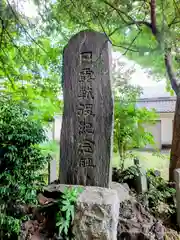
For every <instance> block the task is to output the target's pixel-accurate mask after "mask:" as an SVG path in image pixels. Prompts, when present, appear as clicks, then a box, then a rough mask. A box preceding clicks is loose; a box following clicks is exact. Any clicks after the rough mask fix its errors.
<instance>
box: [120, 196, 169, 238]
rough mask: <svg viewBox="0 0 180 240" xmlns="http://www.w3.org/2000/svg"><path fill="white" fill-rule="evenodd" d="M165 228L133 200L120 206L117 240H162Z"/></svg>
mask: <svg viewBox="0 0 180 240" xmlns="http://www.w3.org/2000/svg"><path fill="white" fill-rule="evenodd" d="M164 235H165V228H164V227H163V225H162V224H161V222H159V221H157V220H156V219H155V218H154V217H153V216H152V215H151V214H150V213H149V212H148V211H147V210H145V208H144V207H143V206H142V205H141V204H140V203H138V202H137V201H136V200H135V199H133V198H132V199H131V200H127V201H124V202H122V203H121V204H120V211H119V224H118V237H117V239H118V240H123V239H127V240H128V239H129V240H138V239H142V240H155V239H157V240H163V239H164Z"/></svg>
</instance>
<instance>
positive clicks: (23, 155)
mask: <svg viewBox="0 0 180 240" xmlns="http://www.w3.org/2000/svg"><path fill="white" fill-rule="evenodd" d="M0 104H1V105H0V196H1V197H0V229H1V232H0V234H1V236H0V238H1V239H6V238H8V236H10V237H11V236H18V234H19V230H20V224H21V220H22V216H23V215H22V213H21V211H19V210H17V209H19V208H18V206H22V205H24V204H29V203H36V196H37V191H39V190H40V189H41V188H42V185H43V182H42V176H41V175H40V171H42V169H43V168H44V166H45V165H46V164H47V162H48V160H49V157H48V156H45V155H44V154H43V153H42V152H41V149H40V147H39V144H40V143H42V142H44V141H45V140H46V135H45V132H44V130H43V128H42V126H41V124H40V122H38V121H35V120H33V118H32V117H31V116H32V115H31V112H30V111H28V110H26V109H23V107H22V106H21V105H20V104H17V103H16V104H15V103H13V102H11V101H4V102H3V103H2V102H0ZM10 226H11V227H10ZM11 238H12V237H11ZM13 239H15V237H13Z"/></svg>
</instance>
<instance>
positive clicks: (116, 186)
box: [110, 182, 130, 203]
mask: <svg viewBox="0 0 180 240" xmlns="http://www.w3.org/2000/svg"><path fill="white" fill-rule="evenodd" d="M110 187H111V189H113V190H116V191H117V194H118V197H119V201H120V203H121V202H123V201H125V200H128V199H129V198H130V195H129V189H128V187H127V186H126V187H125V186H124V185H123V184H121V183H117V182H112V183H111V185H110Z"/></svg>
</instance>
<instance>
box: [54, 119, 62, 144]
mask: <svg viewBox="0 0 180 240" xmlns="http://www.w3.org/2000/svg"><path fill="white" fill-rule="evenodd" d="M61 125H62V116H56V117H55V121H54V140H56V141H58V142H59V141H60V135H61Z"/></svg>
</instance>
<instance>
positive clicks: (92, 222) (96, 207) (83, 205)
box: [73, 187, 120, 240]
mask: <svg viewBox="0 0 180 240" xmlns="http://www.w3.org/2000/svg"><path fill="white" fill-rule="evenodd" d="M119 205H120V204H119V198H118V195H117V191H116V190H112V189H107V188H100V187H86V188H85V189H84V191H83V193H81V194H80V196H79V198H78V201H77V204H76V210H75V218H74V222H73V234H74V235H75V238H74V239H75V240H88V239H89V240H90V239H103V240H116V239H117V225H118V217H119Z"/></svg>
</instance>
